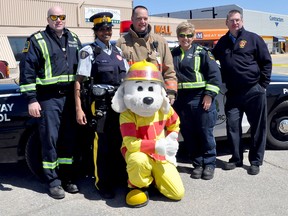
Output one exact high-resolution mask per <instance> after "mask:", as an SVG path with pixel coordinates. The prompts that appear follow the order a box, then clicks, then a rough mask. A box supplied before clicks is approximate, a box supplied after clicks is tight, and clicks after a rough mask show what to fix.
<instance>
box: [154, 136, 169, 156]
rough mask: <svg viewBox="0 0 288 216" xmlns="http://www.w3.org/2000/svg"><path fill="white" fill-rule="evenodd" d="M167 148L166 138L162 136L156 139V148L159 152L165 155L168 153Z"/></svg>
mask: <svg viewBox="0 0 288 216" xmlns="http://www.w3.org/2000/svg"><path fill="white" fill-rule="evenodd" d="M166 148H167V140H166V138H161V139H159V140H157V141H156V144H155V150H156V153H157V154H159V155H163V156H165V155H166Z"/></svg>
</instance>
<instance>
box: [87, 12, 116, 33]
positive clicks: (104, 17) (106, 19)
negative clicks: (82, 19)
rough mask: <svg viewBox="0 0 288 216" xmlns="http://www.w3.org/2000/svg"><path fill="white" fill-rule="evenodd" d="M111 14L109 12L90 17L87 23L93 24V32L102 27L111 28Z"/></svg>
mask: <svg viewBox="0 0 288 216" xmlns="http://www.w3.org/2000/svg"><path fill="white" fill-rule="evenodd" d="M112 17H113V14H112V13H110V12H100V13H97V14H94V15H93V16H91V17H90V19H89V21H90V22H93V23H94V27H93V29H94V30H98V29H99V28H100V27H102V26H109V27H112V26H113V24H112V20H111V18H112Z"/></svg>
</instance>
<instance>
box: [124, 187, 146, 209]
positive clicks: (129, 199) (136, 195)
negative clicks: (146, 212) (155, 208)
mask: <svg viewBox="0 0 288 216" xmlns="http://www.w3.org/2000/svg"><path fill="white" fill-rule="evenodd" d="M148 202H149V196H148V192H147V191H143V190H141V189H131V190H130V191H129V192H128V193H127V195H126V204H127V205H128V206H129V207H132V208H140V207H143V206H146V205H147V204H148Z"/></svg>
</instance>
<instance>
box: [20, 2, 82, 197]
mask: <svg viewBox="0 0 288 216" xmlns="http://www.w3.org/2000/svg"><path fill="white" fill-rule="evenodd" d="M47 21H48V25H47V27H46V29H45V30H44V31H41V32H38V33H35V34H33V35H32V36H31V37H30V38H29V39H28V40H27V42H26V47H25V49H24V50H23V51H24V52H25V53H24V58H23V60H22V63H21V68H20V70H21V73H20V89H21V92H22V93H23V94H25V95H26V97H27V100H28V104H29V105H28V110H29V114H30V115H31V116H33V117H35V118H37V122H38V128H39V135H40V141H41V144H42V160H43V162H42V163H43V170H44V176H45V178H46V180H47V182H48V184H49V193H50V195H51V196H52V197H53V198H55V199H61V198H64V197H65V192H64V190H65V191H67V192H69V193H77V192H78V188H77V186H76V184H75V182H74V180H75V173H74V172H75V170H74V167H73V166H72V165H73V164H74V158H73V156H74V152H75V148H76V143H75V137H74V136H73V135H74V134H75V126H76V121H75V118H74V116H75V109H74V107H75V105H74V104H75V103H74V97H73V96H74V94H73V86H74V80H75V73H76V69H77V63H78V50H79V49H80V48H81V43H80V41H79V39H78V37H77V35H75V34H74V33H72V32H70V31H69V30H68V29H66V28H65V22H66V15H65V12H64V11H63V9H62V8H61V7H59V6H54V7H52V8H50V9H49V10H48V17H47ZM61 185H62V186H61ZM63 188H64V190H63Z"/></svg>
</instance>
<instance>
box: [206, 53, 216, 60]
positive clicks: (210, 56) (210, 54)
mask: <svg viewBox="0 0 288 216" xmlns="http://www.w3.org/2000/svg"><path fill="white" fill-rule="evenodd" d="M207 53H208V56H209V58H210V59H212V60H214V61H215V58H214V56H213V54H212V53H211V52H210V51H207Z"/></svg>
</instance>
